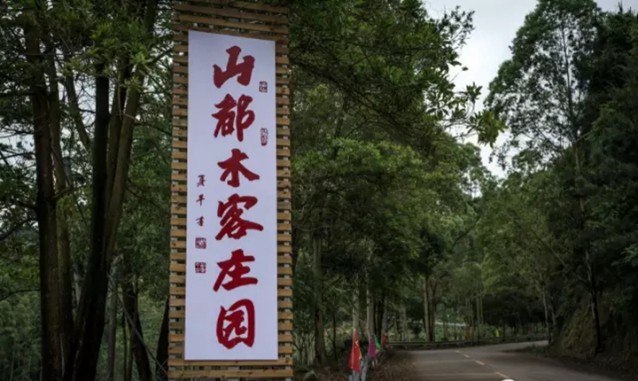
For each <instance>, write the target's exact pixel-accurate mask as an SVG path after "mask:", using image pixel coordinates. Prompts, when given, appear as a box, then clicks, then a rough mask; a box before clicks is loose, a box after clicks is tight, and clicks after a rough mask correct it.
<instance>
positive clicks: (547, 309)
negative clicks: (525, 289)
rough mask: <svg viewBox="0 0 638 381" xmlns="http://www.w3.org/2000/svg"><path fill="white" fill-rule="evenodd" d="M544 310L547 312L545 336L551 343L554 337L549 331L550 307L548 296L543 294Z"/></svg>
mask: <svg viewBox="0 0 638 381" xmlns="http://www.w3.org/2000/svg"><path fill="white" fill-rule="evenodd" d="M543 310H544V312H545V336H547V340H549V343H550V344H551V342H552V335H551V331H550V329H549V307H548V306H547V295H546V294H545V292H543Z"/></svg>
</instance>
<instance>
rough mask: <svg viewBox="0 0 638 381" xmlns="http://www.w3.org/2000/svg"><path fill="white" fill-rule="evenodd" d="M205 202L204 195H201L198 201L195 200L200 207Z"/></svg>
mask: <svg viewBox="0 0 638 381" xmlns="http://www.w3.org/2000/svg"><path fill="white" fill-rule="evenodd" d="M204 200H205V198H204V195H203V194H200V195H199V196H198V197H197V200H195V202H197V203H199V206H202V204H203V203H204Z"/></svg>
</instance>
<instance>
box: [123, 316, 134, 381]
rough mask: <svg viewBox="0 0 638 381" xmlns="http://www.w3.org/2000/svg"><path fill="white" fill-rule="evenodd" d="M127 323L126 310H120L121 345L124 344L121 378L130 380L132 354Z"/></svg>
mask: <svg viewBox="0 0 638 381" xmlns="http://www.w3.org/2000/svg"><path fill="white" fill-rule="evenodd" d="M127 327H128V323H127V322H126V312H124V311H122V345H123V346H124V351H123V352H124V354H123V356H122V357H123V363H124V364H123V366H122V372H124V374H123V375H122V378H123V379H124V381H131V380H132V379H133V356H132V352H131V347H130V345H129V344H130V342H131V341H130V340H129V339H128V337H129V332H128V329H127Z"/></svg>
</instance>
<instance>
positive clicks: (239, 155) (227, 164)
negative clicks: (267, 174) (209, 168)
mask: <svg viewBox="0 0 638 381" xmlns="http://www.w3.org/2000/svg"><path fill="white" fill-rule="evenodd" d="M246 159H248V155H246V154H245V153H244V152H242V151H240V150H239V149H237V148H233V150H232V155H231V157H230V158H228V159H226V160H224V161H220V162H219V163H217V165H218V166H219V167H220V168H221V169H223V170H224V172H223V173H222V175H221V177H220V178H219V179H220V180H221V181H226V179H227V178H228V176H229V175H230V180H228V182H227V184H228V185H230V186H231V187H234V188H237V187H238V186H239V174H242V175H243V176H244V177H245V178H246V179H248V181H253V180H258V179H259V175H258V174H256V173H253V172H251V171H249V170H248V169H247V168H246V167H244V165H243V164H242V163H241V162H242V161H243V160H246Z"/></svg>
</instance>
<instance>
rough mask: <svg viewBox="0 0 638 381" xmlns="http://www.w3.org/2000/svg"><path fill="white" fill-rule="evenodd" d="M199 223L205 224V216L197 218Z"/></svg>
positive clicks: (200, 224)
mask: <svg viewBox="0 0 638 381" xmlns="http://www.w3.org/2000/svg"><path fill="white" fill-rule="evenodd" d="M197 225H199V226H204V216H201V217H198V218H197Z"/></svg>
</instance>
